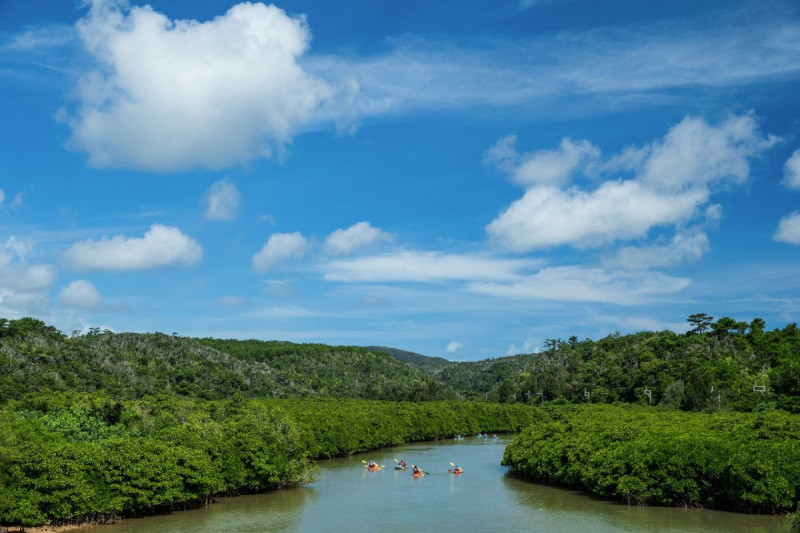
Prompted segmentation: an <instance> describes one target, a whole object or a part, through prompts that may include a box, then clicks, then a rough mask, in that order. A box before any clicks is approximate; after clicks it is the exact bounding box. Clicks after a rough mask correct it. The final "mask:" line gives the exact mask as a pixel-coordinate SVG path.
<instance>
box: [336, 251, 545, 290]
mask: <svg viewBox="0 0 800 533" xmlns="http://www.w3.org/2000/svg"><path fill="white" fill-rule="evenodd" d="M536 264H537V262H536V261H533V260H523V259H498V258H493V257H490V256H480V255H455V254H444V253H439V252H422V251H399V252H394V253H387V254H381V255H374V256H367V257H358V258H355V259H350V260H336V261H331V262H330V263H326V264H324V265H322V267H321V268H323V269H324V278H325V279H326V280H329V281H342V282H350V283H353V282H361V283H363V282H370V283H375V282H424V283H443V282H449V281H456V280H459V281H463V280H498V279H499V280H513V279H518V278H519V277H520V273H521V271H524V270H525V269H529V268H531V267H533V266H534V265H536Z"/></svg>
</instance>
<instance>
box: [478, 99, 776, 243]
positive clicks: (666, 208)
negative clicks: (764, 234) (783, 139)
mask: <svg viewBox="0 0 800 533" xmlns="http://www.w3.org/2000/svg"><path fill="white" fill-rule="evenodd" d="M776 142H777V138H776V137H774V136H768V137H764V136H762V135H761V134H760V133H759V130H758V126H757V124H756V121H755V118H754V117H753V116H752V114H749V113H748V114H744V115H740V116H732V117H730V118H728V119H726V120H724V121H722V122H721V123H719V124H718V125H716V126H713V125H709V124H707V123H706V122H705V121H703V120H701V119H698V118H692V117H687V118H685V119H684V120H683V121H681V122H680V123H679V124H678V125H676V126H675V127H673V128H671V129H670V131H669V132H668V133H667V135H666V136H665V137H664V139H663V140H660V141H657V142H654V143H652V144H650V145H648V146H645V147H643V148H640V149H632V148H629V149H626V150H625V151H624V152H623V153H622V154H620V155H619V156H617V157H614V158H612V159H610V160H609V162H607V163H606V164H604V165H598V167H597V169H598V170H603V171H605V172H612V171H616V172H619V171H625V172H633V174H634V176H633V178H631V179H619V178H615V179H610V180H608V181H605V182H602V183H600V184H599V185H598V186H597V187H596V188H595V189H593V190H584V189H580V188H578V187H571V188H567V189H562V188H558V187H554V186H547V185H540V184H534V185H532V186H531V187H530V188H528V189H527V191H526V192H525V194H524V195H523V197H522V198H521V199H519V200H517V201H515V202H514V203H512V204H511V205H510V206H509V207H508V208H507V209H506V210H504V211H503V212H502V213H501V214H500V215H499V216H498V217H497V218H496V219H495V220H493V221H492V222H491V223H490V224H489V225H488V226H487V227H486V231H487V233H488V234H489V237H490V238H491V239H492V240H493V241H494V242H495V243H496V244H499V245H500V246H502V247H505V248H507V249H509V250H512V251H515V252H527V251H530V250H534V249H537V248H543V247H548V246H557V245H573V246H577V247H581V248H587V247H593V246H600V245H605V244H608V243H613V242H616V241H625V240H631V239H639V238H643V237H645V236H646V235H647V234H648V232H649V231H650V230H651V229H652V228H654V227H671V226H679V225H683V224H685V223H687V222H689V221H691V220H692V219H694V218H696V217H698V216H704V215H705V216H711V214H713V212H714V211H713V210H710V209H708V207H710V206H709V205H708V204H709V199H710V196H711V194H712V193H713V192H714V190H715V188H721V187H725V186H730V185H734V184H738V183H741V182H743V181H744V180H746V179H747V177H748V175H749V172H750V166H749V159H750V158H752V157H755V156H757V155H759V154H760V153H761V152H763V151H764V150H766V149H767V148H769V147H771V146H772V145H774V144H775V143H776ZM567 146H573V147H574V146H583V147H584V148H581V149H577V150H575V151H574V153H575V154H579V155H580V157H585V156H588V157H590V158H594V157H596V156H597V155H599V153H598V152H595V151H594V150H593V149H591V148H589V147H591V145H590V144H588V143H586V144H580V143H579V144H577V145H576V144H575V143H574V142H572V141H570V142H569V144H568V145H567ZM563 147H564V144H563V143H562V150H561V152H560V153H561V154H562V155H563V154H565V153H569V150H567V151H566V152H565V151H564V148H563ZM556 159H558V158H557V157H556ZM579 159H580V158H579ZM529 160H534V159H529ZM564 160H569V158H565V159H564ZM564 160H562V161H564ZM524 164H525V162H524V161H521V162H520V163H519V165H520V166H517V167H516V168H511V169H510V170H511V172H512V174H515V175H516V174H517V173H518V172H520V168H521V165H524ZM556 167H557V165H556V166H552V165H551V168H556ZM561 168H568V166H565V167H561ZM558 175H559V173H558V172H557V171H556V172H553V173H551V176H558ZM561 175H562V176H563V175H564V174H563V173H562V174H561ZM555 181H557V180H555ZM704 207H706V209H703V208H704Z"/></svg>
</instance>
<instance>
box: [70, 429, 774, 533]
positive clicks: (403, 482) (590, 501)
mask: <svg viewBox="0 0 800 533" xmlns="http://www.w3.org/2000/svg"><path fill="white" fill-rule="evenodd" d="M507 443H508V439H507V438H503V437H501V438H500V439H498V440H496V441H493V440H486V439H478V438H476V437H469V438H465V439H463V440H462V441H460V442H457V441H454V440H453V441H440V442H433V443H422V444H409V445H405V446H401V447H397V448H388V449H384V450H379V451H377V452H374V453H370V454H366V455H360V456H354V457H349V458H345V459H334V460H331V461H321V462H320V463H319V464H320V466H321V468H322V472H321V474H320V475H319V478H318V481H317V482H316V483H314V484H312V485H309V486H306V487H299V488H293V489H288V490H281V491H275V492H271V493H267V494H258V495H250V496H240V497H238V498H225V499H221V500H219V501H218V502H217V503H215V504H213V505H209V506H208V507H205V508H202V509H197V510H193V511H185V512H179V513H173V514H170V515H166V516H158V517H149V518H139V519H131V520H123V521H121V522H119V523H117V524H114V525H110V526H94V527H89V528H86V529H85V530H81V531H82V533H132V532H136V533H165V532H169V533H197V532H208V533H217V532H219V533H223V532H225V533H259V532H266V531H292V532H346V531H360V532H364V533H367V532H405V531H409V532H410V531H413V532H420V531H437V532H438V531H443V532H450V531H453V532H454V531H458V532H463V531H488V532H495V531H539V532H561V531H564V532H592V533H606V532H693V533H694V532H698V533H699V532H703V533H706V532H707V533H716V532H720V533H722V532H725V533H737V532H747V533H756V532H759V533H760V532H764V533H766V532H771V533H775V532H789V531H790V528H788V527H787V525H786V522H785V520H784V518H783V517H782V516H763V515H746V514H737V513H724V512H719V511H706V510H700V509H670V508H661V507H635V506H628V505H622V504H618V503H613V502H608V501H603V500H599V499H596V498H592V497H590V496H587V495H585V494H582V493H579V492H574V491H569V490H563V489H558V488H553V487H546V486H542V485H537V484H534V483H530V482H527V481H523V480H520V479H516V478H514V477H511V476H509V475H508V474H507V473H506V469H505V468H504V467H502V466H500V460H501V459H502V456H503V450H504V449H505V445H506V444H507ZM369 459H374V460H376V461H378V462H379V464H381V465H384V466H385V467H386V468H385V469H382V470H378V471H375V472H369V471H368V470H367V469H366V468H364V464H363V463H362V460H369ZM394 459H405V460H406V462H408V464H409V465H411V464H418V465H419V466H420V467H421V468H423V470H426V471H428V472H430V474H429V475H426V476H423V477H421V478H414V477H412V476H411V473H410V469H409V470H408V471H407V472H402V471H398V470H394V465H395V462H394ZM451 462H453V463H456V464H458V465H461V466H462V467H463V468H464V473H463V474H461V475H459V476H455V475H452V474H450V473H448V471H447V469H448V468H450V463H451Z"/></svg>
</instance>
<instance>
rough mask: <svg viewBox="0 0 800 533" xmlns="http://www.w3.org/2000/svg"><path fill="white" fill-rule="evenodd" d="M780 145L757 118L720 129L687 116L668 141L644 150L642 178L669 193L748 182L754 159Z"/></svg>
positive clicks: (735, 119)
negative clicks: (764, 133) (762, 130)
mask: <svg viewBox="0 0 800 533" xmlns="http://www.w3.org/2000/svg"><path fill="white" fill-rule="evenodd" d="M777 141H778V138H777V137H775V136H774V135H770V136H767V137H762V136H761V134H760V133H759V129H758V124H757V123H756V120H755V117H754V115H753V114H752V113H746V114H743V115H738V116H737V115H732V116H730V117H728V118H727V119H725V120H723V121H722V122H720V123H719V124H718V125H717V126H713V125H710V124H708V123H706V122H705V121H704V120H702V119H700V118H697V117H686V118H684V119H683V120H682V121H681V122H680V123H679V124H677V125H676V126H674V127H672V128H670V130H669V132H668V133H667V135H666V136H665V137H664V139H663V140H662V141H658V142H655V143H653V144H651V145H650V146H647V147H645V148H643V149H642V151H643V153H644V158H643V163H642V165H641V167H640V168H639V169H637V170H638V172H639V179H641V181H642V182H643V183H646V184H648V185H649V186H652V187H654V188H658V189H660V190H665V191H680V190H684V189H686V188H687V187H703V186H706V185H710V184H713V183H715V182H723V181H725V182H729V183H732V184H738V183H742V182H744V181H745V180H746V179H747V177H748V176H749V174H750V164H749V159H750V158H752V157H755V156H757V155H759V154H760V153H761V152H763V151H764V150H766V149H768V148H770V147H771V146H773V145H774V144H775V143H776V142H777Z"/></svg>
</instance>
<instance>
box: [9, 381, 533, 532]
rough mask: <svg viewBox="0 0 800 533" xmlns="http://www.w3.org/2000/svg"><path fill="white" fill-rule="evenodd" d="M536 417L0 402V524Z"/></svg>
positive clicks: (493, 412) (157, 501)
mask: <svg viewBox="0 0 800 533" xmlns="http://www.w3.org/2000/svg"><path fill="white" fill-rule="evenodd" d="M531 420H532V417H531V410H530V409H526V408H524V407H522V406H502V405H497V404H494V405H492V404H486V403H483V404H471V403H464V402H415V403H410V402H377V401H364V400H300V399H295V400H281V399H259V400H254V399H246V398H244V397H243V396H242V395H236V396H234V397H233V398H232V399H230V400H226V401H206V400H198V399H188V398H176V397H168V396H159V397H150V398H141V399H137V400H132V401H126V402H118V401H115V400H112V399H111V398H109V397H108V396H105V395H99V394H95V395H86V394H66V395H65V394H48V395H40V396H37V397H30V398H26V399H25V400H22V401H12V402H8V403H7V404H6V405H5V406H4V407H3V408H2V409H0V523H5V524H24V525H35V524H43V523H52V522H60V521H80V520H104V519H108V518H110V517H115V516H133V515H140V514H148V513H153V512H158V511H163V510H168V509H175V508H182V507H185V506H192V505H197V504H200V503H203V502H207V501H208V500H209V499H211V498H213V497H214V496H215V495H219V494H232V493H241V492H250V491H261V490H266V489H271V488H277V487H281V486H284V485H290V484H296V483H303V482H306V481H309V480H310V479H311V476H312V474H313V471H314V468H313V465H312V463H311V459H313V458H315V457H331V456H337V455H344V454H350V453H356V452H360V451H366V450H369V449H374V448H377V447H381V446H389V445H393V444H399V443H402V442H406V441H411V440H429V439H435V438H440V437H449V436H452V435H454V434H456V433H459V432H461V433H471V432H477V431H517V430H519V429H520V428H522V427H524V426H526V425H527V424H529V423H530V421H531Z"/></svg>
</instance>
